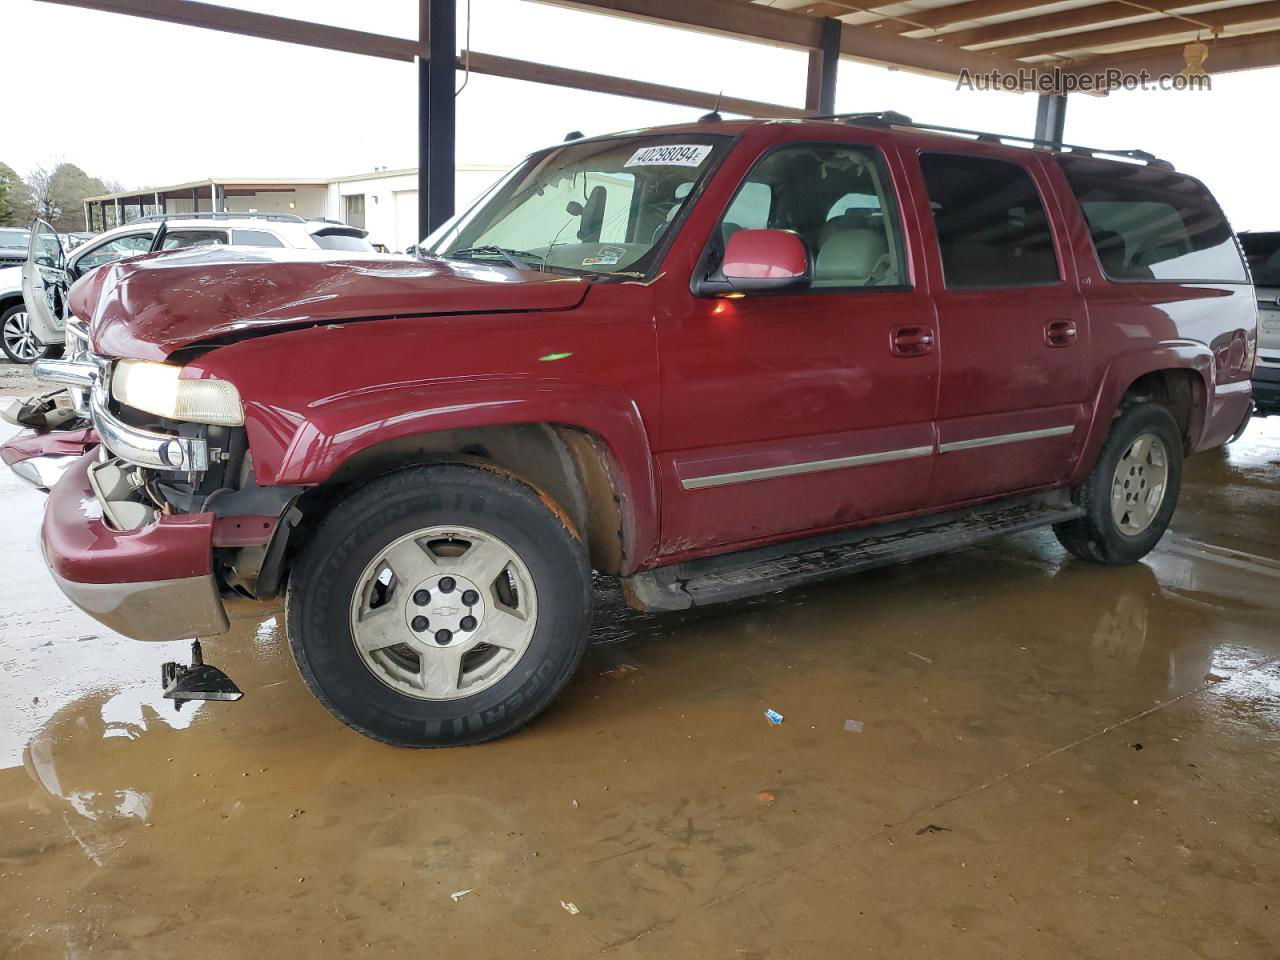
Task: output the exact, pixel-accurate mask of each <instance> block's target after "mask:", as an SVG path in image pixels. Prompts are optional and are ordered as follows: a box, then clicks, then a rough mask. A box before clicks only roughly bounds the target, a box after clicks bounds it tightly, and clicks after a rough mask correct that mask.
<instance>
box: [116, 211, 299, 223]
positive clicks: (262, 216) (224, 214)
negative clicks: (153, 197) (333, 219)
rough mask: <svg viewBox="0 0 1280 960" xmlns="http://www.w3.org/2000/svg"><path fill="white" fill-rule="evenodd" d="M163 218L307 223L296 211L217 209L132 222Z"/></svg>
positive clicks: (150, 216)
mask: <svg viewBox="0 0 1280 960" xmlns="http://www.w3.org/2000/svg"><path fill="white" fill-rule="evenodd" d="M161 220H274V221H275V222H277V223H306V221H305V220H304V219H303V218H302V217H300V216H298V215H297V214H296V213H260V212H258V211H256V210H254V211H248V210H217V211H215V212H213V213H209V212H208V211H206V212H204V213H149V214H147V215H146V216H143V217H134V218H133V219H132V220H130V221H129V222H130V223H141V222H144V221H145V222H149V223H157V222H159V221H161Z"/></svg>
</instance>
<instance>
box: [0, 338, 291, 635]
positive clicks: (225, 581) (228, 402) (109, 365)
mask: <svg viewBox="0 0 1280 960" xmlns="http://www.w3.org/2000/svg"><path fill="white" fill-rule="evenodd" d="M69 329H70V333H71V336H70V337H69V339H72V338H77V339H78V338H80V337H82V336H83V334H82V330H81V328H79V325H78V324H77V323H76V322H74V321H73V322H72V323H71V324H69ZM181 373H182V368H181V367H177V366H173V365H169V364H161V363H156V362H149V361H148V362H144V361H134V360H123V359H115V358H110V357H103V356H100V355H95V354H94V353H92V352H90V351H89V349H88V346H87V340H85V341H84V343H83V345H82V346H81V347H80V348H79V349H73V350H72V351H70V352H69V355H68V356H67V358H66V359H63V360H57V361H45V362H42V363H40V364H39V365H38V366H37V376H39V377H40V378H41V379H42V380H43V381H45V382H48V383H55V384H61V385H63V387H64V388H65V390H64V391H63V392H62V393H60V394H46V395H45V396H44V397H42V398H36V399H35V400H34V401H30V402H27V403H26V404H24V405H22V407H21V409H19V410H18V411H16V413H15V415H16V416H17V417H18V419H19V422H21V423H23V425H25V426H26V427H28V431H27V432H25V433H24V434H20V435H19V436H18V437H16V438H15V439H14V440H11V441H10V442H9V443H8V444H5V446H4V448H3V450H0V454H2V455H3V457H4V459H5V461H6V462H8V463H10V465H11V466H12V467H13V468H14V470H15V472H18V473H19V474H20V475H21V474H22V471H23V469H24V466H23V465H24V464H27V465H29V466H28V467H27V468H26V469H28V472H29V473H34V474H36V476H37V480H33V481H32V482H34V483H36V485H37V486H40V487H43V488H46V489H50V490H51V493H50V501H49V505H48V508H47V509H46V511H45V518H44V524H43V529H42V543H43V547H44V554H45V559H46V562H47V563H48V565H49V568H50V570H51V571H52V573H53V575H54V579H55V580H56V581H57V583H58V585H59V587H61V589H62V591H63V593H65V594H66V595H67V597H68V598H70V599H71V600H72V601H73V602H74V603H75V604H76V605H77V606H78V607H80V608H81V609H82V610H84V611H85V612H87V613H89V614H90V615H91V616H93V617H95V618H96V619H97V620H99V621H100V622H102V623H103V624H105V625H106V626H108V627H110V628H111V629H113V630H115V631H117V632H119V633H122V634H124V635H125V636H128V637H133V638H134V639H138V640H157V641H159V640H175V639H189V638H192V637H199V636H211V635H214V634H218V633H223V632H225V631H226V630H227V629H228V620H227V616H226V612H225V608H224V597H225V596H227V595H229V594H233V593H235V594H240V595H245V596H250V597H255V598H261V597H268V596H272V595H274V594H275V592H276V591H277V590H278V589H279V585H280V581H281V577H282V568H283V560H284V548H285V544H286V541H287V536H288V532H289V530H290V529H291V526H292V522H291V521H290V519H289V517H290V516H292V517H293V518H294V519H295V520H296V518H297V517H298V516H299V514H298V513H297V511H296V510H291V509H290V508H291V507H292V504H293V502H294V500H295V499H296V498H297V497H298V496H299V495H300V494H301V493H302V490H303V488H301V487H283V486H278V487H260V486H258V484H257V482H256V479H255V477H254V473H253V460H252V457H251V456H250V455H249V452H248V447H247V441H246V436H245V431H244V428H243V426H242V423H243V412H242V410H241V408H240V401H239V396H238V394H237V393H236V392H235V389H234V387H232V386H231V385H230V384H224V383H223V382H221V381H209V380H183V379H181ZM210 384H212V387H211V386H210ZM63 398H65V399H63ZM211 398H212V399H211ZM62 411H70V413H63V412H62ZM42 417H43V418H44V419H43V420H41V419H40V418H42ZM209 421H220V422H209ZM54 424H61V425H62V426H63V428H62V429H58V428H56V427H55V426H54ZM50 464H55V465H56V467H55V466H50ZM37 465H38V466H37ZM40 470H43V471H44V473H40V472H39V471H40ZM55 470H56V474H57V475H56V476H55V475H54V473H55ZM59 477H60V478H61V479H60V480H59ZM28 479H30V477H28Z"/></svg>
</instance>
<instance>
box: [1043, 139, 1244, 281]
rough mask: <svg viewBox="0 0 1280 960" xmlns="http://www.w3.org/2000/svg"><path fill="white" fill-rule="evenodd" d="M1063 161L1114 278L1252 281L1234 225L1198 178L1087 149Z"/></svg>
mask: <svg viewBox="0 0 1280 960" xmlns="http://www.w3.org/2000/svg"><path fill="white" fill-rule="evenodd" d="M1059 162H1060V163H1061V164H1062V169H1063V171H1065V173H1066V175H1067V182H1068V183H1070V185H1071V190H1072V192H1073V193H1074V194H1075V195H1076V199H1077V200H1079V201H1080V207H1081V209H1082V210H1083V211H1084V216H1085V220H1087V221H1088V223H1089V232H1090V233H1091V234H1092V235H1093V245H1094V248H1095V249H1096V250H1097V252H1098V262H1099V263H1101V265H1102V270H1103V272H1104V273H1105V274H1106V275H1107V277H1109V278H1110V279H1112V280H1169V281H1175V282H1188V281H1202V282H1211V283H1244V282H1246V277H1245V270H1244V262H1243V261H1242V260H1241V259H1240V251H1239V248H1238V247H1237V246H1236V242H1235V237H1233V236H1232V234H1231V227H1230V226H1229V225H1228V224H1227V220H1226V217H1224V216H1223V215H1222V210H1221V209H1219V207H1218V204H1217V202H1216V201H1215V200H1214V199H1213V197H1212V196H1211V195H1210V194H1209V191H1208V190H1206V189H1205V188H1204V185H1203V184H1202V183H1200V182H1199V181H1198V180H1195V179H1193V178H1191V177H1188V176H1184V175H1183V174H1180V173H1174V172H1173V171H1172V170H1161V169H1160V168H1158V167H1149V166H1136V165H1132V164H1127V163H1116V162H1112V161H1107V160H1093V159H1089V158H1087V157H1060V158H1059Z"/></svg>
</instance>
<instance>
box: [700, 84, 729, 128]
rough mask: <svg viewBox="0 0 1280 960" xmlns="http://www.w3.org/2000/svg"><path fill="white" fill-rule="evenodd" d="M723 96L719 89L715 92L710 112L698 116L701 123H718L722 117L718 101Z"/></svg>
mask: <svg viewBox="0 0 1280 960" xmlns="http://www.w3.org/2000/svg"><path fill="white" fill-rule="evenodd" d="M723 98H724V91H723V90H721V91H720V92H719V93H717V94H716V105H715V106H714V107H712V108H711V112H710V113H704V114H703V115H702V116H701V117H699V118H698V119H699V121H701V122H702V123H719V122H720V121H721V120H723V119H724V117H722V116H720V101H721V100H722V99H723Z"/></svg>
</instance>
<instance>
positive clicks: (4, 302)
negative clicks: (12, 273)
mask: <svg viewBox="0 0 1280 960" xmlns="http://www.w3.org/2000/svg"><path fill="white" fill-rule="evenodd" d="M20 303H22V294H20V293H15V294H14V295H13V296H11V297H0V313H4V312H5V311H6V310H8V309H9V308H10V307H16V306H17V305H18V304H20Z"/></svg>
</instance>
